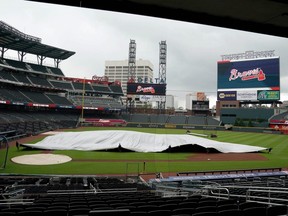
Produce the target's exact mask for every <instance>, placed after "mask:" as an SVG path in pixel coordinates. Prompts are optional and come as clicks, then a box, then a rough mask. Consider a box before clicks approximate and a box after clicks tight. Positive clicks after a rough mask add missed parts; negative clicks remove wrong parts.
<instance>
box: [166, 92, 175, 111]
mask: <svg viewBox="0 0 288 216" xmlns="http://www.w3.org/2000/svg"><path fill="white" fill-rule="evenodd" d="M165 108H166V109H173V108H175V106H174V96H173V95H166V102H165Z"/></svg>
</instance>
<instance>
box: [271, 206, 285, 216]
mask: <svg viewBox="0 0 288 216" xmlns="http://www.w3.org/2000/svg"><path fill="white" fill-rule="evenodd" d="M287 213H288V211H287V206H286V205H279V206H269V207H267V216H280V215H287Z"/></svg>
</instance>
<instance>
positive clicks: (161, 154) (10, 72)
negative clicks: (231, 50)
mask: <svg viewBox="0 0 288 216" xmlns="http://www.w3.org/2000/svg"><path fill="white" fill-rule="evenodd" d="M132 45H133V44H132ZM0 46H1V52H0V53H1V57H0V83H1V84H0V145H1V148H0V155H1V157H0V160H1V170H0V176H1V178H0V192H1V198H0V215H22V216H26V215H29V216H34V215H35V216H36V215H37V216H38V215H44V216H52V215H53V216H55V215H59V216H98V215H99V216H108V215H110V216H111V215H122V216H123V215H135V216H140V215H149V216H152V215H153V216H154V215H157V216H161V215H163V216H164V215H165V216H216V215H217V216H228V215H234V216H250V215H255V214H257V215H263V216H281V215H287V205H288V169H287V168H288V147H287V143H288V136H287V133H288V132H287V131H288V130H287V128H288V111H287V108H286V109H279V107H278V106H277V105H278V104H279V103H280V101H279V100H280V66H279V61H280V58H279V57H277V56H274V55H273V53H272V52H268V53H267V52H262V53H260V52H259V53H257V52H255V53H254V54H255V55H257V56H258V57H256V58H252V59H247V58H246V59H244V60H243V59H242V60H239V58H240V57H241V56H243V55H244V56H245V55H246V56H247V53H243V54H239V55H237V56H235V55H232V56H230V55H225V56H222V60H219V61H218V62H217V67H218V68H217V74H218V81H217V82H218V83H217V111H216V114H217V116H220V118H216V117H215V116H214V115H213V114H212V113H211V112H210V110H209V104H208V106H207V101H205V100H202V99H199V98H198V99H197V100H195V101H192V110H191V112H190V113H186V114H182V115H179V114H177V113H176V112H174V111H173V110H165V108H164V106H163V97H165V95H166V82H164V83H157V84H156V83H137V82H135V79H134V77H133V73H132V74H131V73H130V75H131V77H129V78H128V83H127V95H125V93H124V92H123V88H122V84H121V82H119V81H113V82H111V81H109V79H108V78H107V77H97V76H95V77H93V78H91V79H86V78H85V79H84V78H80V77H67V76H65V73H64V72H63V71H62V70H61V69H60V67H59V65H60V63H61V62H62V61H65V60H67V59H69V58H70V57H71V56H73V55H76V53H75V52H73V51H69V50H65V49H62V48H59V47H55V46H50V45H47V44H43V43H42V41H41V38H38V37H35V36H32V35H28V34H25V33H23V32H21V31H19V30H18V29H16V28H15V27H13V26H11V25H9V24H7V23H6V22H4V21H0ZM130 47H131V42H130ZM6 50H13V51H17V52H18V56H19V59H18V60H15V59H10V58H8V57H6V56H5V52H6ZM129 51H133V50H132V49H130V50H129ZM27 53H28V54H30V55H34V56H36V57H37V61H38V64H36V63H31V62H25V61H24V56H25V55H26V54H27ZM129 54H130V53H129ZM132 54H133V53H132ZM162 54H163V53H162ZM248 54H249V56H251V53H248ZM260 54H261V55H262V56H260ZM263 54H264V55H266V56H265V57H263ZM240 55H241V56H240ZM131 56H132V57H133V55H131ZM259 56H260V57H259ZM129 57H130V55H129ZM161 57H163V55H161ZM46 58H49V59H52V60H54V63H55V64H54V67H53V66H51V65H50V66H47V65H45V64H44V59H46ZM130 60H131V61H130ZM160 60H161V58H160ZM162 60H163V59H162ZM129 62H130V63H131V62H132V63H133V59H132V58H131V59H129ZM164 62H166V59H165V61H164ZM134 63H135V62H134ZM127 66H128V67H129V68H132V70H133V64H132V65H131V64H130V65H127ZM132 72H133V71H132ZM163 75H165V74H164V73H163V74H162V76H163ZM161 79H163V80H166V77H165V76H164V78H163V77H159V80H161ZM227 80H229V81H227ZM168 82H169V80H168ZM128 95H129V97H128ZM139 96H145V97H146V99H147V98H148V99H149V98H152V96H156V97H154V99H155V98H159V100H158V101H157V100H156V102H157V103H158V109H156V110H155V109H154V110H153V109H152V108H151V109H149V108H147V109H142V108H135V107H134V105H135V104H134V102H135V101H133V100H135V98H139ZM150 96H151V97H150ZM124 97H126V101H123V98H124ZM154 99H153V100H154ZM138 102H139V101H138ZM135 103H136V102H135ZM164 103H165V102H164ZM249 104H257V106H258V105H259V106H258V107H257V106H254V108H253V109H252V108H251V107H248V105H249ZM263 104H270V105H271V108H267V107H265V108H264V107H263V106H261V105H263Z"/></svg>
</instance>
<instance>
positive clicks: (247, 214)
mask: <svg viewBox="0 0 288 216" xmlns="http://www.w3.org/2000/svg"><path fill="white" fill-rule="evenodd" d="M242 212H243V213H242V215H243V216H255V215H266V208H265V207H251V208H245V209H243V210H242Z"/></svg>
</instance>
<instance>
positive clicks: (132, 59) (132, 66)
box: [126, 39, 136, 111]
mask: <svg viewBox="0 0 288 216" xmlns="http://www.w3.org/2000/svg"><path fill="white" fill-rule="evenodd" d="M135 80H136V42H135V40H131V39H130V43H129V58H128V79H127V81H128V83H134V82H135ZM126 104H127V108H128V107H129V109H130V111H131V108H132V106H134V99H133V97H132V96H131V95H130V96H129V95H126Z"/></svg>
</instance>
